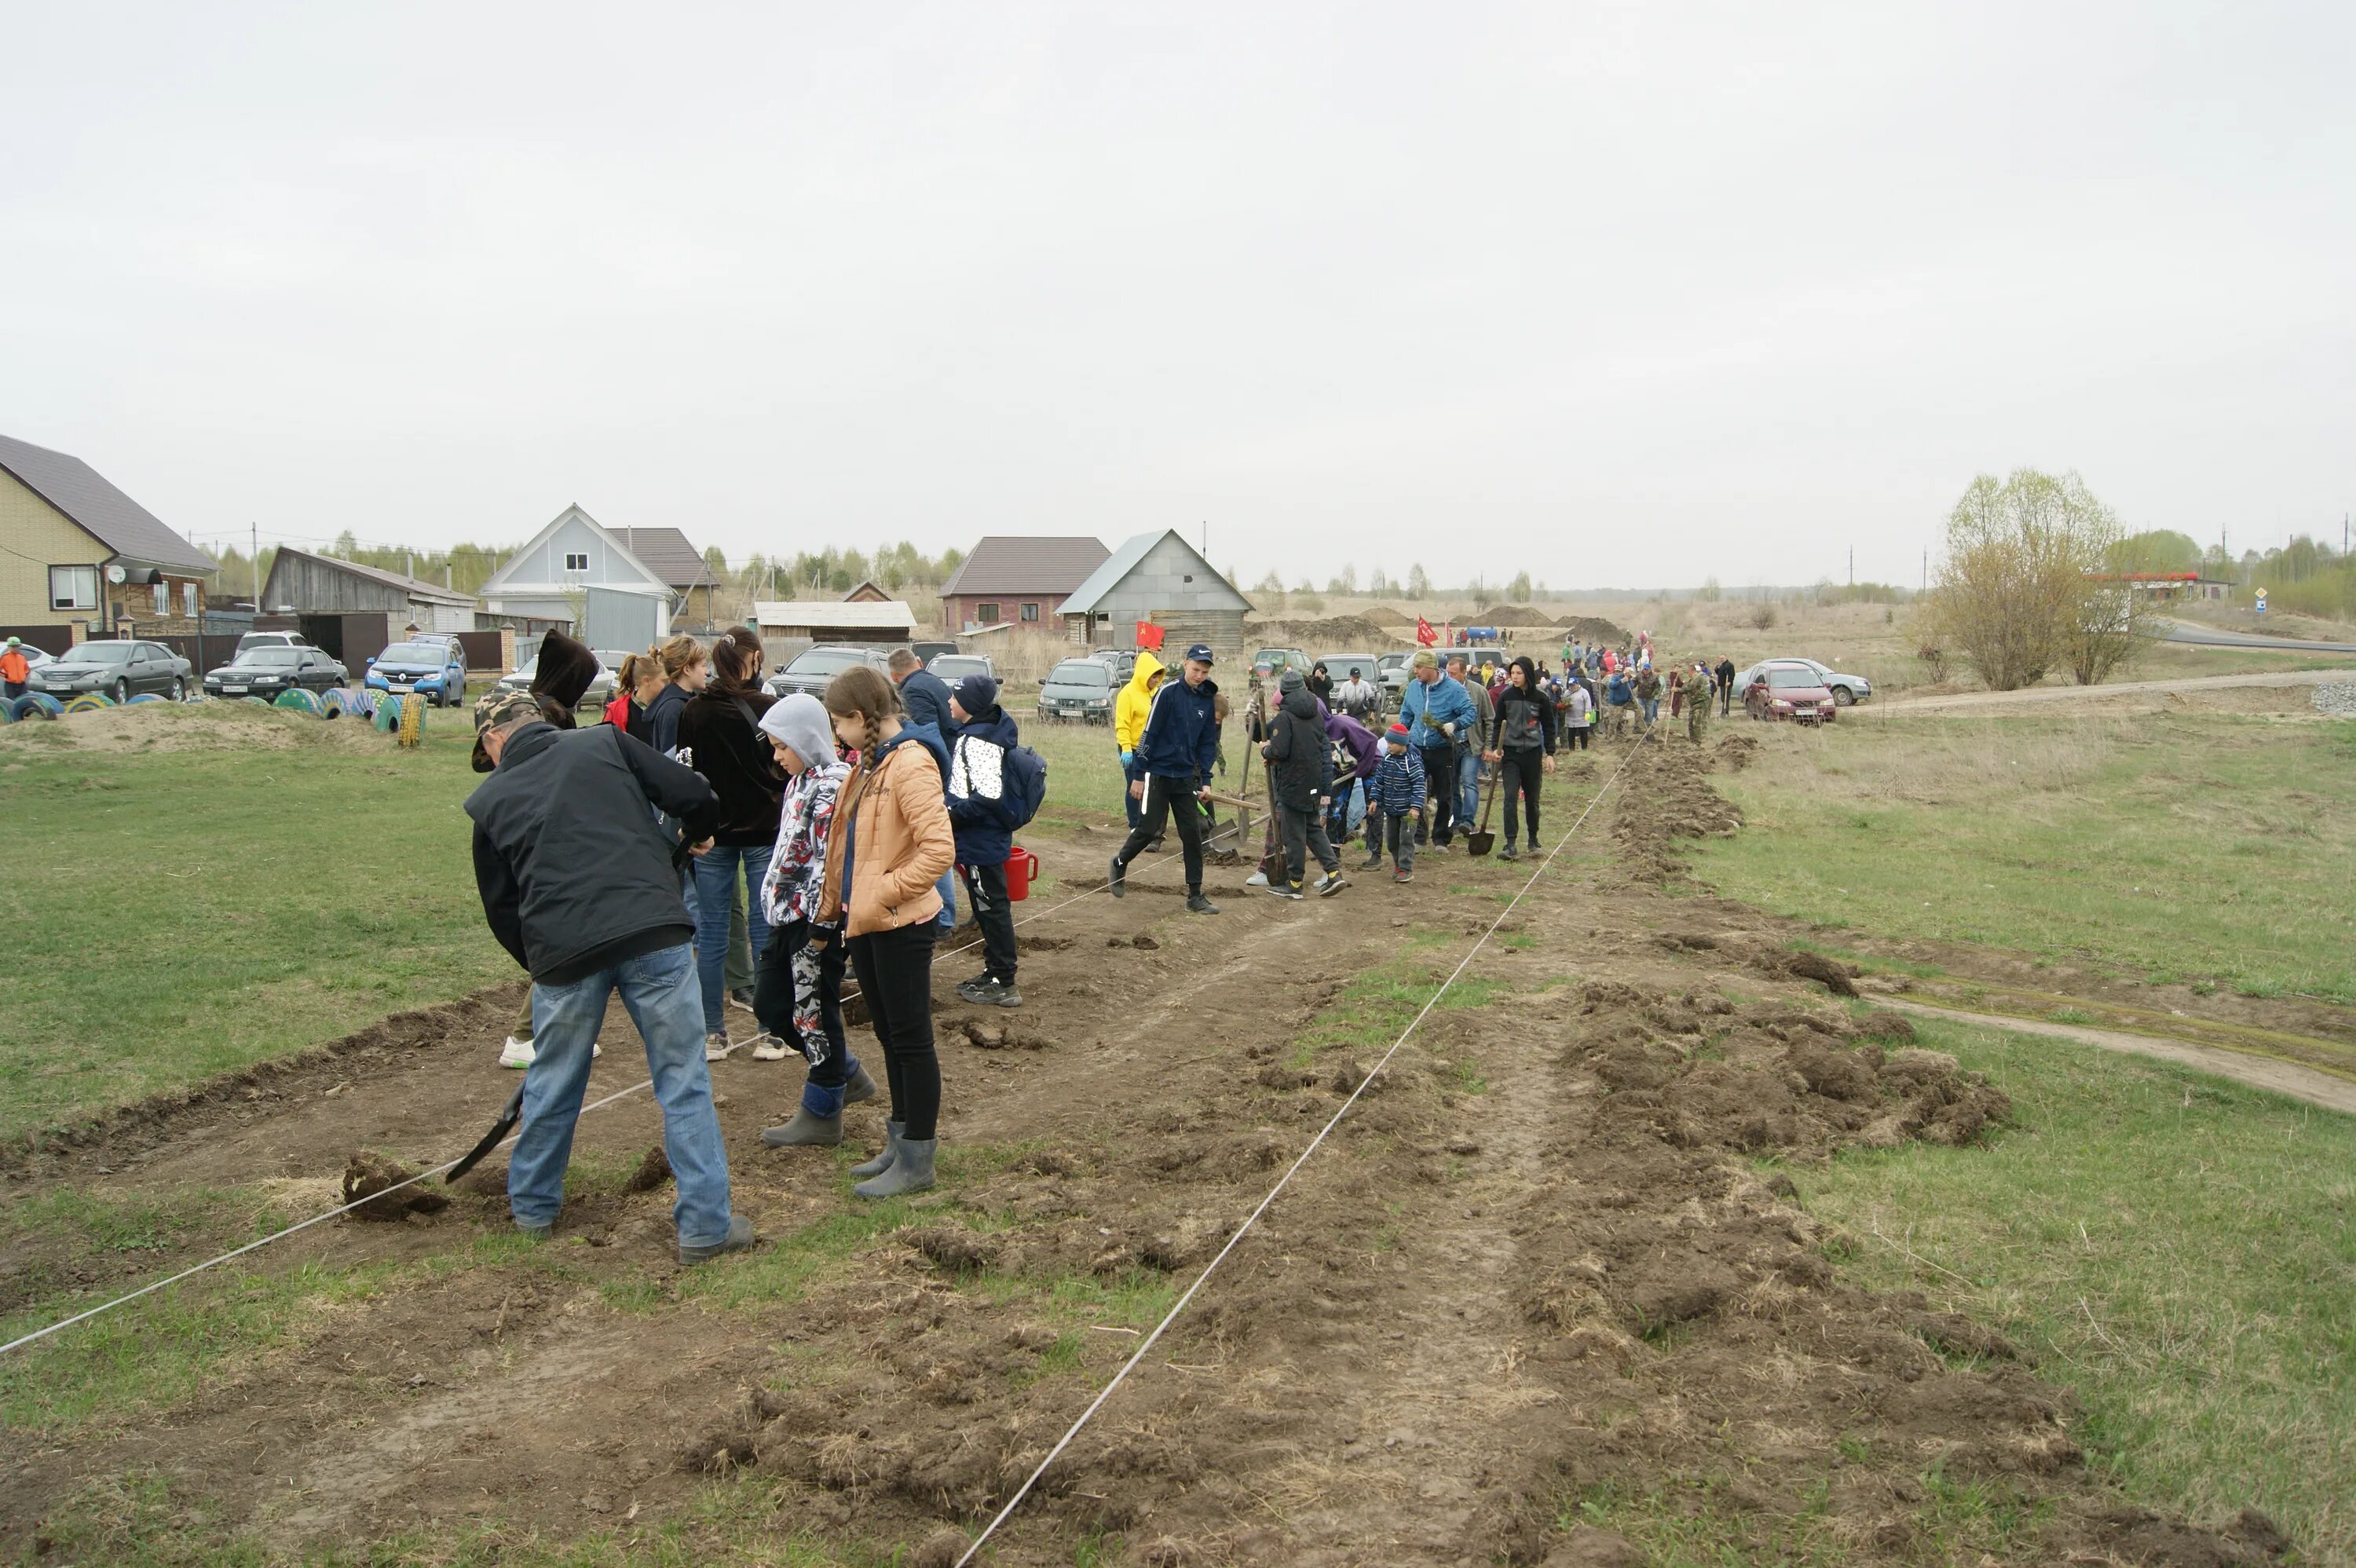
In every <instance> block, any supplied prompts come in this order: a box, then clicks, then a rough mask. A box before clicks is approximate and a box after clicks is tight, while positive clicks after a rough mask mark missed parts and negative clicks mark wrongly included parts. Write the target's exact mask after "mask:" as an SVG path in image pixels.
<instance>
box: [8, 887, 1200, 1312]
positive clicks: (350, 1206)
mask: <svg viewBox="0 0 2356 1568" xmlns="http://www.w3.org/2000/svg"><path fill="white" fill-rule="evenodd" d="M1183 853H1184V850H1183V848H1180V849H1173V850H1170V851H1167V852H1165V853H1163V854H1161V855H1157V856H1155V857H1153V858H1152V859H1150V860H1146V861H1144V862H1142V865H1143V868H1144V869H1148V870H1150V869H1152V868H1153V867H1155V866H1158V865H1160V864H1161V863H1162V862H1163V861H1165V860H1168V859H1172V858H1173V857H1175V856H1179V855H1183ZM1130 869H1138V868H1136V867H1131V868H1130ZM1103 891H1106V889H1105V888H1090V889H1089V890H1088V891H1087V892H1084V893H1078V894H1075V895H1074V896H1073V897H1071V898H1068V899H1066V900H1065V901H1063V902H1062V903H1059V904H1050V905H1049V906H1048V907H1047V908H1045V909H1043V910H1039V911H1036V912H1033V913H1031V914H1027V915H1024V916H1023V918H1022V919H1021V920H1018V921H1016V922H1015V924H1016V925H1028V924H1030V923H1032V922H1033V921H1034V920H1044V919H1046V918H1047V917H1048V916H1049V915H1051V914H1054V913H1055V912H1056V911H1058V910H1066V909H1069V908H1071V907H1072V906H1073V905H1074V904H1076V903H1078V902H1079V901H1081V900H1082V899H1089V898H1094V897H1095V896H1096V895H1097V894H1098V893H1100V892H1103ZM980 945H981V939H980V937H976V938H975V939H974V940H973V941H971V942H969V943H967V944H965V946H963V947H953V948H951V949H950V950H949V951H948V953H947V954H944V955H942V956H944V957H954V956H956V955H958V954H959V953H964V952H966V951H968V950H969V949H971V948H975V947H979V946H980ZM858 994H859V993H858V992H857V991H855V990H854V991H851V992H850V993H849V994H848V995H846V996H845V997H843V999H844V1000H845V1001H848V1000H850V999H851V997H855V996H857V995H858ZM751 1043H752V1042H751V1041H750V1040H739V1041H737V1042H735V1043H734V1044H732V1045H730V1046H729V1047H728V1049H727V1051H725V1052H723V1055H733V1054H734V1052H735V1051H736V1050H737V1049H738V1047H739V1046H743V1045H749V1044H751ZM654 1082H655V1081H654V1080H653V1079H651V1078H648V1079H647V1080H646V1081H645V1082H644V1083H633V1084H631V1085H630V1086H629V1087H628V1088H626V1089H617V1090H616V1091H615V1092H614V1093H611V1094H608V1095H606V1096H605V1098H604V1099H602V1100H596V1101H593V1102H591V1103H590V1104H586V1105H584V1106H582V1107H581V1109H580V1110H578V1111H576V1112H574V1113H573V1115H575V1117H580V1116H585V1115H588V1114H589V1113H590V1112H592V1111H597V1110H603V1109H604V1108H605V1106H607V1105H610V1104H613V1103H614V1102H615V1101H616V1100H625V1099H627V1098H628V1097H629V1096H631V1095H633V1094H635V1093H638V1092H639V1091H640V1090H642V1089H651V1088H653V1087H654ZM521 1132H522V1129H521V1128H520V1127H519V1128H517V1129H516V1131H515V1132H513V1133H509V1135H508V1136H506V1137H504V1138H501V1139H500V1140H499V1141H498V1143H496V1144H494V1145H492V1146H491V1148H490V1150H488V1151H486V1152H487V1153H493V1152H496V1151H498V1149H501V1148H505V1147H507V1146H508V1145H509V1143H511V1142H513V1141H514V1139H515V1138H516V1137H517V1136H519V1135H520V1134H521ZM464 1158H465V1156H464V1155H461V1156H459V1157H458V1159H464ZM458 1159H445V1160H444V1161H443V1162H442V1163H441V1164H440V1165H437V1166H434V1167H432V1168H430V1169H426V1170H421V1171H419V1172H418V1173H417V1174H416V1175H414V1176H412V1177H410V1178H409V1179H406V1180H404V1181H396V1182H394V1183H393V1184H392V1185H391V1186H390V1187H388V1188H386V1189H383V1190H382V1191H380V1192H372V1193H370V1194H369V1196H368V1197H366V1198H362V1199H360V1200H358V1201H355V1202H351V1203H345V1204H341V1205H339V1206H337V1207H336V1208H333V1209H330V1210H328V1211H327V1212H325V1213H323V1214H314V1215H312V1216H311V1217H310V1218H309V1219H307V1220H298V1221H295V1223H294V1224H292V1225H289V1226H287V1227H286V1228H285V1229H284V1230H283V1231H278V1232H273V1233H272V1234H270V1235H267V1236H263V1237H262V1238H261V1239H260V1240H258V1241H252V1242H248V1243H245V1245H243V1246H241V1247H238V1248H234V1249H233V1250H231V1251H230V1252H226V1253H221V1254H220V1256H219V1257H217V1258H208V1259H206V1260H205V1261H204V1262H203V1263H200V1264H193V1265H191V1266H189V1267H187V1268H184V1269H182V1270H181V1271H180V1272H179V1273H177V1274H176V1275H168V1276H166V1278H163V1279H159V1280H157V1281H155V1283H154V1284H153V1285H141V1286H140V1287H139V1288H138V1289H137V1290H134V1291H132V1292H131V1293H130V1294H129V1295H127V1296H116V1297H115V1298H114V1299H113V1300H112V1301H109V1302H105V1303H103V1304H102V1305H100V1306H97V1307H89V1308H86V1309H85V1310H83V1311H80V1312H77V1313H75V1314H74V1315H73V1316H72V1317H62V1318H59V1320H58V1321H57V1322H55V1323H52V1324H49V1325H48V1327H47V1328H36V1329H34V1330H33V1331H32V1332H31V1333H29V1334H26V1335H22V1336H19V1337H18V1338H16V1339H11V1340H9V1341H8V1342H7V1343H6V1344H5V1345H0V1356H5V1355H6V1354H7V1353H8V1352H9V1351H11V1350H17V1349H23V1348H24V1347H25V1346H27V1345H30V1344H32V1343H33V1342H34V1341H36V1340H38V1339H48V1337H49V1336H50V1335H52V1334H55V1333H58V1332H59V1331H60V1330H62V1329H66V1328H72V1327H73V1326H74V1325H75V1324H77V1323H83V1322H87V1321H88V1320H90V1319H91V1318H92V1317H98V1316H100V1315H101V1314H102V1313H107V1312H112V1311H113V1310H114V1309H115V1308H116V1307H123V1306H126V1305H128V1304H129V1303H131V1302H134V1301H136V1300H138V1299H139V1298H140V1297H141V1296H151V1295H153V1294H154V1293H155V1292H156V1291H159V1290H161V1289H163V1288H164V1287H165V1286H166V1285H177V1284H178V1283H179V1282H180V1281H182V1280H184V1279H187V1277H189V1276H190V1275H199V1274H202V1273H204V1272H205V1271H206V1270H207V1269H209V1268H218V1267H220V1265H221V1264H225V1263H228V1262H230V1260H232V1259H235V1258H241V1257H243V1256H244V1255H245V1254H246V1253H250V1252H252V1251H254V1250H256V1249H257V1248H261V1247H266V1246H268V1245H269V1244H270V1243H273V1242H280V1241H284V1240H285V1239H286V1238H287V1237H289V1236H291V1235H293V1234H294V1233H295V1232H297V1231H306V1230H309V1229H310V1228H311V1227H312V1226H314V1225H316V1224H318V1223H319V1222H320V1221H325V1220H332V1219H334V1218H336V1216H337V1215H338V1214H348V1213H350V1212H351V1211H353V1210H355V1209H357V1208H359V1207H360V1205H361V1204H363V1203H374V1202H376V1201H378V1200H380V1199H384V1198H389V1197H391V1195H392V1194H393V1193H396V1192H398V1191H400V1190H401V1189H402V1188H404V1187H414V1186H416V1185H417V1184H418V1183H419V1182H421V1181H424V1180H427V1179H431V1178H433V1177H436V1176H439V1175H441V1174H442V1173H443V1172H444V1171H445V1170H447V1169H449V1168H451V1167H452V1166H454V1165H455V1164H457V1163H458Z"/></svg>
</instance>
